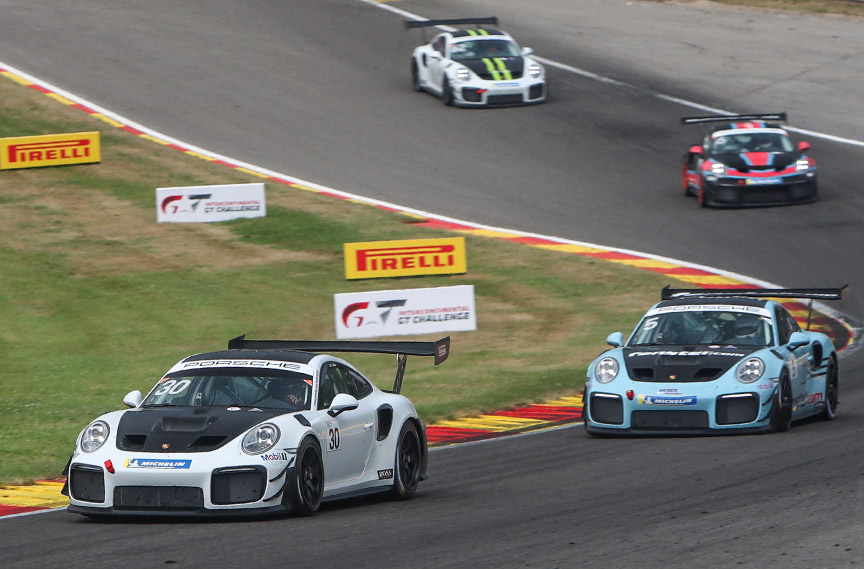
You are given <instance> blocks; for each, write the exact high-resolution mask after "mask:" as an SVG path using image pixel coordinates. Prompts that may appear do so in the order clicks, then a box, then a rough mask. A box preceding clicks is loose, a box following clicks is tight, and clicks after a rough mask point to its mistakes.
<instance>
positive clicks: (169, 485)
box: [63, 336, 450, 516]
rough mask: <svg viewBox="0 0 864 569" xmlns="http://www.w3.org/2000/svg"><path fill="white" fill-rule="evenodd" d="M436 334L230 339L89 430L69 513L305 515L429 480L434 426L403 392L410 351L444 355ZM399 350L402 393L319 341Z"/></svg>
mask: <svg viewBox="0 0 864 569" xmlns="http://www.w3.org/2000/svg"><path fill="white" fill-rule="evenodd" d="M449 349H450V339H449V338H443V339H441V340H438V341H437V342H328V341H281V340H246V339H245V338H244V337H243V336H241V337H239V338H235V339H233V340H231V341H230V342H229V344H228V349H227V350H223V351H218V352H211V353H204V354H198V355H194V356H190V357H187V358H185V359H183V360H182V361H180V362H179V363H177V364H176V365H174V367H172V368H171V369H170V370H168V372H167V373H166V374H165V376H164V377H163V378H162V379H160V380H159V382H158V383H157V384H156V385H155V386H154V387H153V389H152V390H151V391H150V393H149V394H148V395H147V396H146V397H142V394H141V392H140V391H132V392H131V393H129V394H128V395H126V397H125V398H124V400H123V402H124V403H125V404H126V405H127V406H129V407H131V409H127V410H122V411H114V412H110V413H107V414H105V415H102V416H101V417H98V418H97V419H96V420H94V421H93V422H91V423H90V424H89V425H88V426H87V427H86V428H85V429H84V430H83V431H82V432H81V434H80V435H79V437H78V441H77V444H76V446H75V451H74V454H73V455H72V458H71V459H70V461H69V464H68V466H67V468H66V472H65V474H66V475H67V482H66V485H65V486H64V489H63V493H64V494H66V495H68V496H69V501H70V505H69V507H68V511H69V512H73V513H77V514H84V515H86V516H100V515H118V514H158V515H171V514H174V515H184V516H189V515H199V514H204V515H219V514H237V513H249V514H264V513H278V512H292V511H293V512H295V513H297V514H300V515H311V514H313V513H315V511H317V510H318V506H319V504H320V503H321V501H322V500H330V499H334V498H338V497H344V496H348V495H355V494H361V493H368V492H377V491H389V492H390V493H391V494H392V495H393V496H394V497H395V498H397V499H404V498H408V497H410V496H411V495H412V494H413V493H414V492H415V490H416V489H417V486H418V483H419V482H420V481H421V480H424V479H425V478H427V475H426V466H427V459H428V448H427V445H426V432H425V426H424V424H423V423H422V422H421V420H420V418H419V416H418V415H417V411H416V410H415V409H414V406H413V405H412V403H411V402H410V401H409V400H408V399H407V398H406V397H405V396H403V395H400V394H399V391H400V388H401V385H402V378H403V375H404V372H405V363H406V358H407V356H408V355H416V356H433V357H434V358H435V359H434V361H435V364H436V365H438V364H440V363H441V362H443V361H444V360H445V359H446V358H447V356H448V354H449ZM327 351H334V352H368V353H380V354H397V371H396V378H395V382H394V385H393V389H392V390H391V391H382V390H380V389H378V388H377V387H375V385H373V384H372V383H371V382H370V381H369V380H368V379H366V378H365V377H364V376H363V375H362V374H361V373H360V372H359V371H358V370H357V369H356V368H355V367H353V366H352V365H351V364H349V363H348V362H346V361H344V360H342V359H339V358H336V357H333V356H329V355H325V354H322V353H319V352H327Z"/></svg>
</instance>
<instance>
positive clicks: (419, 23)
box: [405, 16, 498, 30]
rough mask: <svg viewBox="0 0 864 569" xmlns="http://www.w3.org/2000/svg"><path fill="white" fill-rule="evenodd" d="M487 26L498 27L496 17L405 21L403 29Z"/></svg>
mask: <svg viewBox="0 0 864 569" xmlns="http://www.w3.org/2000/svg"><path fill="white" fill-rule="evenodd" d="M483 24H489V25H492V26H497V25H498V18H497V17H496V16H487V17H483V18H450V19H446V20H405V28H406V29H409V30H410V29H412V28H429V27H432V26H471V25H483Z"/></svg>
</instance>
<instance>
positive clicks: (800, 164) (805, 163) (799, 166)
mask: <svg viewBox="0 0 864 569" xmlns="http://www.w3.org/2000/svg"><path fill="white" fill-rule="evenodd" d="M810 168H812V165H811V164H810V160H808V159H806V158H799V159H798V160H796V161H795V171H797V172H806V171H807V170H809V169H810Z"/></svg>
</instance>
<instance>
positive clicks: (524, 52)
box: [522, 47, 534, 55]
mask: <svg viewBox="0 0 864 569" xmlns="http://www.w3.org/2000/svg"><path fill="white" fill-rule="evenodd" d="M532 53H534V50H533V49H531V48H530V47H523V48H522V55H531V54H532Z"/></svg>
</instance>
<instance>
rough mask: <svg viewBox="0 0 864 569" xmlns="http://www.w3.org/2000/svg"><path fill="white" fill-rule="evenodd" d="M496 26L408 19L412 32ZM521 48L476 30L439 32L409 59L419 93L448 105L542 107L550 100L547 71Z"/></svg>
mask: <svg viewBox="0 0 864 569" xmlns="http://www.w3.org/2000/svg"><path fill="white" fill-rule="evenodd" d="M482 24H491V25H497V24H498V19H497V18H495V17H488V18H461V19H450V20H419V21H412V20H408V21H406V22H405V26H406V27H408V28H427V27H430V26H450V25H482ZM532 53H533V51H532V50H531V48H527V47H526V48H521V49H520V48H519V46H518V45H517V44H516V42H515V41H514V40H513V38H512V37H511V36H510V34H508V33H506V32H502V31H501V30H495V29H483V28H479V27H478V28H472V29H465V30H450V31H445V32H442V33H439V34H438V35H436V36H435V38H434V39H433V40H432V41H431V42H429V43H427V44H424V45H421V46H419V47H417V48H416V49H415V50H414V54H413V55H412V56H411V80H412V83H413V86H414V90H415V91H428V92H430V93H432V94H434V95H437V96H439V97H441V100H442V101H443V102H444V104H445V105H448V106H449V105H456V106H459V107H484V106H487V107H492V106H506V105H523V104H529V103H542V102H544V101H545V100H546V97H547V85H546V71H545V69H544V68H543V66H542V65H540V63H539V62H537V61H536V60H535V59H533V58H532V57H531V54H532Z"/></svg>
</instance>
